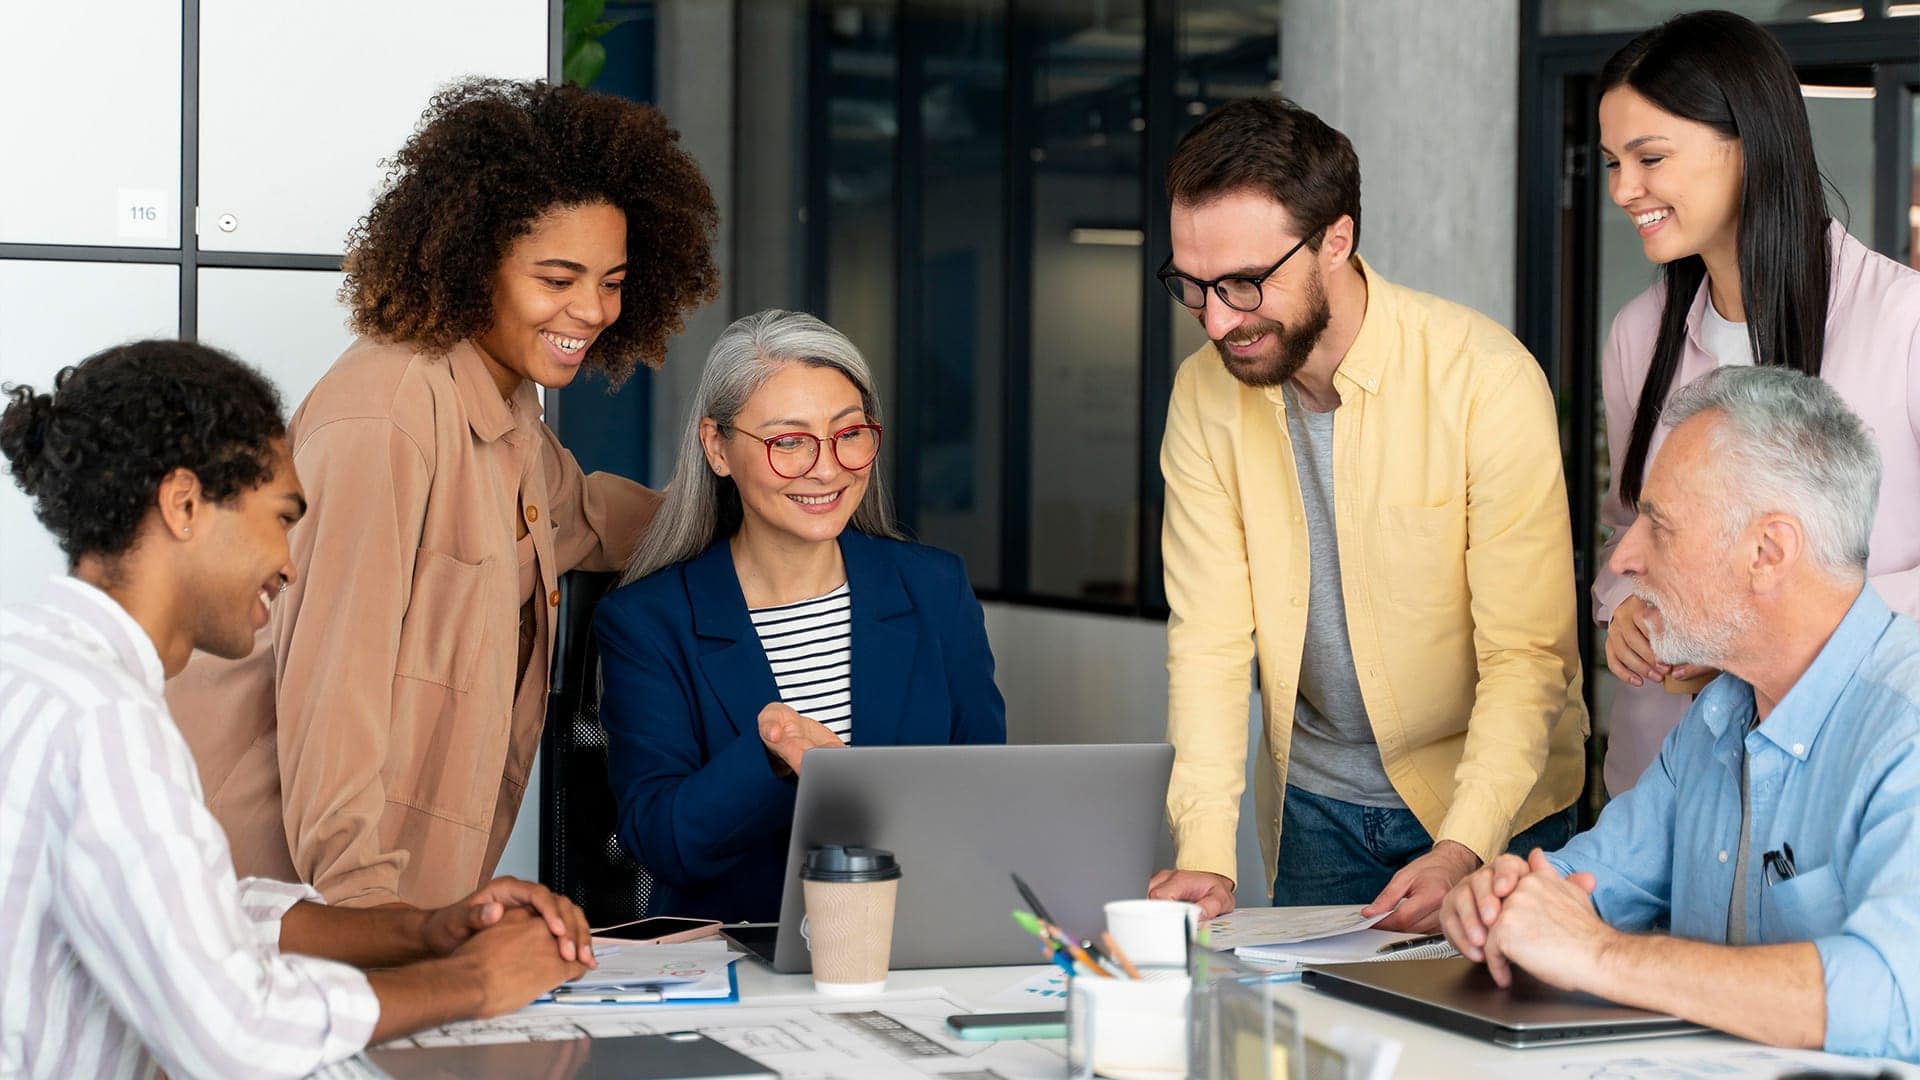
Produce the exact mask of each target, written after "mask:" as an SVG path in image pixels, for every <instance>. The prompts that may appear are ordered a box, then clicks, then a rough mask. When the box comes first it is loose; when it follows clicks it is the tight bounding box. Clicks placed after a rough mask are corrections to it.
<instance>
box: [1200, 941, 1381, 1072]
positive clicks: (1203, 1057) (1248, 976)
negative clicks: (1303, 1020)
mask: <svg viewBox="0 0 1920 1080" xmlns="http://www.w3.org/2000/svg"><path fill="white" fill-rule="evenodd" d="M1215 959H1216V966H1214V967H1213V968H1212V969H1211V970H1207V971H1205V972H1203V973H1200V974H1199V975H1198V977H1197V979H1196V981H1195V983H1194V990H1193V996H1192V1006H1191V1011H1192V1014H1193V1023H1192V1038H1193V1044H1192V1049H1191V1051H1190V1053H1191V1057H1192V1060H1193V1065H1194V1067H1193V1071H1192V1075H1194V1076H1196V1077H1203V1078H1205V1080H1297V1078H1299V1077H1302V1076H1304V1075H1306V1074H1305V1071H1304V1070H1305V1062H1306V1059H1307V1056H1308V1055H1307V1054H1306V1053H1305V1052H1304V1048H1303V1039H1302V1037H1301V1031H1300V1026H1299V1022H1298V1019H1297V1018H1296V1017H1295V1015H1294V1012H1293V1010H1292V1009H1289V1008H1287V1007H1286V1006H1285V1005H1283V1004H1281V1003H1280V1002H1278V1001H1276V1000H1274V997H1273V988H1274V986H1275V985H1276V984H1278V983H1280V982H1283V981H1285V978H1284V977H1283V976H1279V975H1274V974H1270V973H1259V972H1251V971H1247V970H1246V969H1245V968H1241V967H1238V966H1237V965H1233V964H1232V963H1231V962H1230V961H1227V962H1225V963H1224V964H1222V963H1220V961H1224V958H1215ZM1316 1075H1317V1074H1316ZM1327 1075H1335V1076H1344V1075H1345V1074H1344V1073H1331V1074H1327Z"/></svg>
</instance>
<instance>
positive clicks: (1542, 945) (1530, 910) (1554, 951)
mask: <svg viewBox="0 0 1920 1080" xmlns="http://www.w3.org/2000/svg"><path fill="white" fill-rule="evenodd" d="M1594 886H1595V879H1594V876H1593V875H1592V874H1590V873H1587V872H1585V871H1582V872H1580V873H1577V874H1569V875H1566V876H1564V877H1563V876H1562V875H1561V873H1560V871H1559V869H1558V868H1557V867H1555V866H1554V865H1553V864H1552V863H1551V862H1548V861H1547V856H1546V854H1545V853H1544V852H1542V851H1541V850H1540V849H1539V848H1534V849H1533V852H1532V854H1530V855H1528V856H1527V857H1526V858H1524V859H1522V858H1521V857H1520V856H1518V855H1513V854H1506V855H1501V856H1499V857H1498V858H1496V859H1494V860H1493V863H1492V865H1489V866H1485V867H1482V868H1481V869H1479V870H1476V871H1474V872H1473V873H1472V874H1469V875H1467V878H1466V880H1464V881H1462V882H1461V883H1460V884H1459V885H1457V886H1455V887H1454V889H1453V891H1452V892H1450V893H1448V894H1447V897H1446V901H1445V902H1444V903H1443V904H1442V905H1441V908H1440V928H1441V930H1442V931H1443V932H1444V933H1445V934H1446V935H1447V940H1448V941H1450V942H1452V943H1453V947H1454V948H1456V949H1459V950H1460V953H1461V955H1463V956H1465V957H1467V959H1469V960H1473V961H1475V962H1478V963H1484V964H1486V965H1487V972H1488V974H1490V975H1492V976H1493V981H1494V982H1496V983H1498V984H1499V985H1501V986H1503V987H1504V986H1511V985H1513V968H1514V967H1516V966H1518V967H1522V968H1525V969H1526V970H1527V972H1528V973H1529V974H1531V975H1533V976H1534V977H1535V978H1538V979H1540V980H1541V981H1542V982H1545V983H1548V984H1550V985H1552V986H1555V987H1558V988H1560V989H1562V990H1581V991H1586V992H1589V993H1598V992H1599V989H1598V986H1599V976H1600V969H1601V965H1602V962H1603V961H1604V959H1605V956H1606V952H1607V950H1608V948H1609V947H1610V945H1611V944H1612V942H1613V941H1614V940H1615V939H1617V938H1618V937H1619V936H1620V932H1619V931H1617V930H1615V929H1613V928H1612V927H1610V926H1608V925H1607V924H1606V923H1605V922H1604V921H1602V920H1601V918H1600V914H1599V912H1598V911H1596V910H1594V906H1593V890H1594Z"/></svg>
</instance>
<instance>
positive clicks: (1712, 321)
mask: <svg viewBox="0 0 1920 1080" xmlns="http://www.w3.org/2000/svg"><path fill="white" fill-rule="evenodd" d="M1700 338H1701V341H1700V344H1702V345H1703V346H1705V347H1706V350H1707V355H1709V356H1711V357H1713V359H1714V361H1715V362H1716V363H1718V364H1719V365H1720V366H1721V367H1752V366H1753V342H1752V341H1750V340H1748V338H1747V324H1746V323H1743V322H1728V321H1727V320H1726V319H1725V318H1724V317H1722V316H1721V314H1720V313H1719V312H1718V311H1715V310H1714V309H1713V301H1712V300H1711V299H1709V300H1708V301H1707V317H1706V318H1705V319H1703V320H1701V323H1700Z"/></svg>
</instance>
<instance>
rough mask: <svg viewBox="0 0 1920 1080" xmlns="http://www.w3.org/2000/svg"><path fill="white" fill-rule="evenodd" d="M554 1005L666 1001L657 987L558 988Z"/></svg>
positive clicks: (664, 995) (632, 1003)
mask: <svg viewBox="0 0 1920 1080" xmlns="http://www.w3.org/2000/svg"><path fill="white" fill-rule="evenodd" d="M552 997H553V1003H554V1004H556V1005H657V1004H659V1003H660V1002H662V1001H665V1000H667V995H666V991H664V990H662V989H660V988H659V987H658V986H646V985H641V984H635V985H618V986H558V987H555V988H554V991H553V994H552Z"/></svg>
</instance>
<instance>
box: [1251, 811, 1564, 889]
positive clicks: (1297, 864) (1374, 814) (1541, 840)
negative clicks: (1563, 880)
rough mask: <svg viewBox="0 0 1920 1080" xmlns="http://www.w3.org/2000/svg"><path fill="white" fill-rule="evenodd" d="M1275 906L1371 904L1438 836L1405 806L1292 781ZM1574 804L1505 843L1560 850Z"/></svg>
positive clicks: (1519, 850) (1521, 849) (1518, 849)
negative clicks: (1332, 795) (1352, 798)
mask: <svg viewBox="0 0 1920 1080" xmlns="http://www.w3.org/2000/svg"><path fill="white" fill-rule="evenodd" d="M1280 820H1281V825H1280V869H1279V873H1278V874H1276V875H1275V877H1274V881H1273V903H1274V906H1276V907H1285V906H1290V905H1294V904H1367V903H1372V902H1373V898H1374V897H1376V896H1378V895H1380V890H1381V889H1384V888H1386V887H1387V881H1388V879H1390V878H1392V877H1393V875H1394V874H1396V873H1398V872H1399V870H1400V868H1401V867H1403V866H1405V865H1407V864H1408V863H1410V862H1412V861H1413V860H1414V859H1416V858H1419V857H1420V856H1422V855H1425V854H1426V853H1427V852H1428V851H1430V850H1432V848H1433V836H1432V835H1431V834H1429V833H1428V832H1427V830H1426V829H1425V828H1424V827H1423V826H1422V825H1421V824H1420V819H1419V818H1416V817H1414V816H1413V811H1411V810H1408V809H1405V808H1404V807H1385V806H1361V805H1359V804H1357V803H1350V802H1341V801H1340V800H1339V799H1329V798H1327V797H1325V796H1323V795H1315V794H1313V793H1312V792H1308V791H1302V790H1301V789H1299V788H1297V787H1294V786H1293V785H1291V784H1289V785H1287V803H1286V809H1285V810H1284V811H1283V812H1282V815H1281V819H1280ZM1575 820H1576V819H1575V816H1574V808H1573V807H1571V806H1569V807H1567V808H1566V809H1565V810H1562V811H1560V812H1559V813H1555V814H1548V815H1547V816H1546V817H1545V818H1543V819H1541V821H1540V822H1539V823H1538V824H1536V825H1534V826H1533V827H1532V828H1530V829H1528V830H1527V831H1526V832H1523V833H1521V834H1520V835H1518V836H1516V837H1514V838H1513V843H1511V844H1510V845H1508V847H1507V850H1508V851H1512V852H1514V853H1516V854H1519V855H1522V856H1524V855H1526V854H1527V852H1529V851H1532V850H1533V849H1534V848H1544V849H1546V850H1547V851H1555V850H1558V849H1559V848H1561V847H1564V846H1565V845H1566V843H1567V841H1568V840H1571V839H1572V838H1573V830H1574V822H1575Z"/></svg>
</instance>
